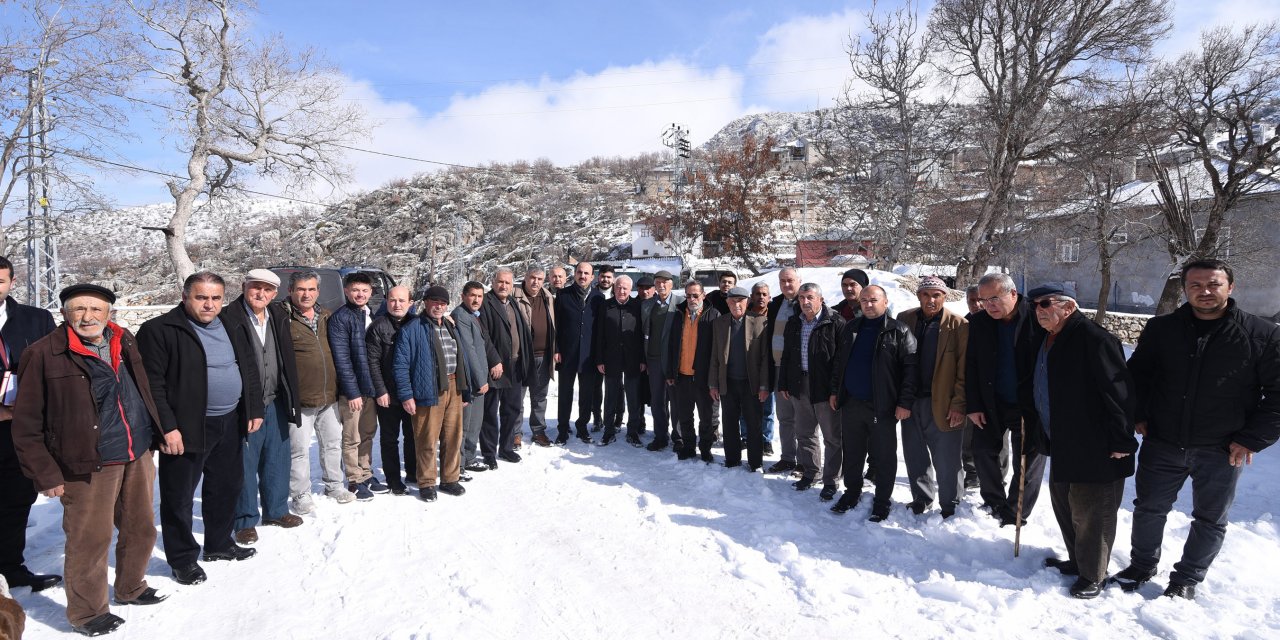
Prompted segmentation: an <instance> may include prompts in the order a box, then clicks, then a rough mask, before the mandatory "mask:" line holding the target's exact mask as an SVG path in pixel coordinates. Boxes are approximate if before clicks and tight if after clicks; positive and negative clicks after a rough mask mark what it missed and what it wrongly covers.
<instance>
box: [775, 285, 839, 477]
mask: <svg viewBox="0 0 1280 640" xmlns="http://www.w3.org/2000/svg"><path fill="white" fill-rule="evenodd" d="M796 299H797V300H798V301H799V302H800V315H797V316H792V317H791V319H790V320H788V321H787V328H786V333H785V341H786V342H785V344H786V346H785V347H784V348H783V352H782V366H781V367H779V369H778V392H779V393H780V394H781V395H782V398H783V400H785V401H788V402H790V403H791V408H792V411H793V412H794V414H795V433H796V439H797V440H798V441H799V442H798V444H799V456H798V458H799V463H800V479H799V480H797V481H796V482H795V484H794V485H792V486H793V487H794V488H795V490H796V491H807V490H808V489H809V487H812V486H813V483H814V481H815V480H817V478H818V476H819V475H821V476H822V492H821V493H819V494H818V498H819V499H820V500H822V501H823V502H829V501H831V500H834V499H835V497H836V482H837V481H838V480H839V479H840V467H841V462H842V460H843V458H844V451H843V449H842V448H841V447H842V445H841V440H840V423H839V421H838V417H837V416H836V412H835V409H834V408H832V406H831V402H830V397H831V378H832V377H833V375H832V365H833V363H834V362H835V358H836V346H837V344H838V343H839V340H840V332H841V331H843V330H844V324H845V323H844V318H841V317H840V316H839V315H837V314H836V313H835V312H834V311H832V310H831V309H828V308H827V305H826V304H825V303H824V302H823V299H822V287H819V286H818V285H816V284H814V283H812V282H806V283H805V284H802V285H800V293H799V294H798V295H797V296H796ZM819 429H821V433H822V446H823V447H824V448H825V450H826V454H825V456H823V455H822V454H820V453H819V445H818V433H819Z"/></svg>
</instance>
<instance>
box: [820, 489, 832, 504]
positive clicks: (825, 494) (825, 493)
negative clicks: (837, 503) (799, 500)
mask: <svg viewBox="0 0 1280 640" xmlns="http://www.w3.org/2000/svg"><path fill="white" fill-rule="evenodd" d="M818 499H819V500H821V501H823V502H831V501H832V500H835V499H836V488H835V487H833V486H827V487H823V488H822V493H819V494H818Z"/></svg>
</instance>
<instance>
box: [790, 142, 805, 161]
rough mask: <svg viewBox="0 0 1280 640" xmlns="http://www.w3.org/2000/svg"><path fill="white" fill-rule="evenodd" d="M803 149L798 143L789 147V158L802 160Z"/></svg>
mask: <svg viewBox="0 0 1280 640" xmlns="http://www.w3.org/2000/svg"><path fill="white" fill-rule="evenodd" d="M804 151H805V148H804V147H802V146H799V145H797V146H793V147H791V159H792V160H804Z"/></svg>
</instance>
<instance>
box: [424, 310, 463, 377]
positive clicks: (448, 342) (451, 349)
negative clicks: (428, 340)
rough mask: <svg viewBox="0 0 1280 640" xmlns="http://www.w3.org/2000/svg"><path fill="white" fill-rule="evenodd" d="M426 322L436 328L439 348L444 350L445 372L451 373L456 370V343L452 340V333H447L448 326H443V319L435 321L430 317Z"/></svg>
mask: <svg viewBox="0 0 1280 640" xmlns="http://www.w3.org/2000/svg"><path fill="white" fill-rule="evenodd" d="M427 324H430V325H431V328H432V329H435V330H436V338H438V339H439V340H440V350H441V351H442V352H444V370H445V373H448V374H449V375H453V374H454V373H456V372H457V371H458V343H457V342H455V341H454V339H453V334H451V333H449V327H447V326H445V324H444V321H443V320H441V321H440V322H436V321H435V320H434V319H431V320H430V321H429V322H428V323H427Z"/></svg>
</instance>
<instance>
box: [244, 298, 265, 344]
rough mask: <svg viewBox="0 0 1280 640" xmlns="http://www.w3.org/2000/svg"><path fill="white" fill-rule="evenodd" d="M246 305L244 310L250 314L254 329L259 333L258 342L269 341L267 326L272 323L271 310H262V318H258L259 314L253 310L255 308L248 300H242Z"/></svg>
mask: <svg viewBox="0 0 1280 640" xmlns="http://www.w3.org/2000/svg"><path fill="white" fill-rule="evenodd" d="M241 304H243V305H244V312H245V313H247V314H249V322H250V324H252V325H253V330H254V331H256V332H257V333H258V344H266V343H267V326H268V325H269V324H270V323H271V310H270V309H263V310H262V316H263V317H262V320H258V314H256V313H254V312H253V308H252V307H250V306H249V303H248V302H241Z"/></svg>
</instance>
